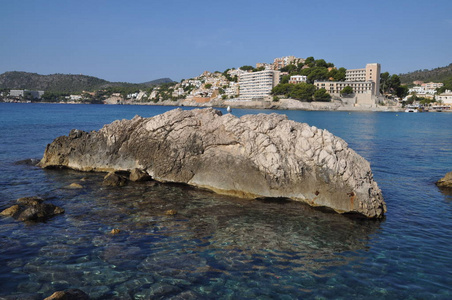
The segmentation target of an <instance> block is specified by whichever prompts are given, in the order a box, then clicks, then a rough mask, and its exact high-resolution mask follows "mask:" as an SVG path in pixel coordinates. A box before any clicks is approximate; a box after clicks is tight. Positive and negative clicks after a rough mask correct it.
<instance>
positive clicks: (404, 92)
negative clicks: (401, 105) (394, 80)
mask: <svg viewBox="0 0 452 300" xmlns="http://www.w3.org/2000/svg"><path fill="white" fill-rule="evenodd" d="M408 90H409V89H408V87H407V86H406V85H401V86H399V87H398V88H397V90H396V94H397V97H399V98H401V99H403V98H405V97H406V96H408Z"/></svg>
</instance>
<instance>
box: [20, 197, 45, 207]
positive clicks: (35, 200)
mask: <svg viewBox="0 0 452 300" xmlns="http://www.w3.org/2000/svg"><path fill="white" fill-rule="evenodd" d="M16 201H17V203H19V204H21V205H38V204H41V203H42V202H44V199H42V198H39V197H23V198H19V199H17V200H16Z"/></svg>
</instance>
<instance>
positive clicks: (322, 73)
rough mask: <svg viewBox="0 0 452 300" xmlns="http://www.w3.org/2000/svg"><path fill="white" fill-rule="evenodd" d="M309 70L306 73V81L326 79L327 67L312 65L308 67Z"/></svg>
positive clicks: (312, 81)
mask: <svg viewBox="0 0 452 300" xmlns="http://www.w3.org/2000/svg"><path fill="white" fill-rule="evenodd" d="M310 69H311V71H310V72H309V75H308V80H307V82H308V83H314V81H316V80H320V81H323V80H328V69H327V68H322V67H313V68H310Z"/></svg>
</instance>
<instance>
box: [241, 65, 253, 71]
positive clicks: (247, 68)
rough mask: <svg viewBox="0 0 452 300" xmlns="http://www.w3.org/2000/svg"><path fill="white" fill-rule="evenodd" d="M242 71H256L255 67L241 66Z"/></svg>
mask: <svg viewBox="0 0 452 300" xmlns="http://www.w3.org/2000/svg"><path fill="white" fill-rule="evenodd" d="M240 70H242V71H254V67H253V66H241V67H240Z"/></svg>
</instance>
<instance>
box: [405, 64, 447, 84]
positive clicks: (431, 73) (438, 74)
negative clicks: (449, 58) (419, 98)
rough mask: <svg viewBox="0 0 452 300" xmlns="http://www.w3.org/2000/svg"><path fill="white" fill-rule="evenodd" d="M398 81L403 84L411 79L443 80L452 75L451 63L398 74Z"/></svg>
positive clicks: (411, 80) (408, 82) (425, 80)
mask: <svg viewBox="0 0 452 300" xmlns="http://www.w3.org/2000/svg"><path fill="white" fill-rule="evenodd" d="M399 77H400V81H401V82H402V83H404V84H411V83H412V82H413V81H416V80H420V81H424V82H428V81H433V82H444V81H445V80H448V79H450V78H451V77H452V63H451V64H449V65H448V66H444V67H438V68H434V69H430V70H427V69H424V70H417V71H413V72H409V73H405V74H399Z"/></svg>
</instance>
